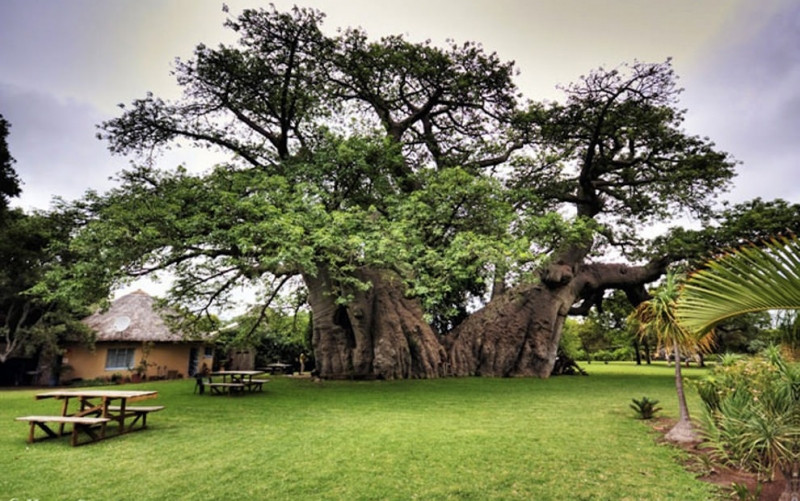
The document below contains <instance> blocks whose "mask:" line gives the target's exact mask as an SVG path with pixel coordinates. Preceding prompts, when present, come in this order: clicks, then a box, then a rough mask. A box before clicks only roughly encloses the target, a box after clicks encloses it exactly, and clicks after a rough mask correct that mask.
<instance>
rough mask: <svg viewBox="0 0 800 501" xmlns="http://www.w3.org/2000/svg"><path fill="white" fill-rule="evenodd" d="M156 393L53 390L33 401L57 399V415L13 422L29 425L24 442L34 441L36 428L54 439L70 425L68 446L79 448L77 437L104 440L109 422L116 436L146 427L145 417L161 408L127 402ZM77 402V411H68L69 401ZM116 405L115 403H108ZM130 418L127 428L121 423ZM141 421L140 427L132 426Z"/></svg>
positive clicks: (19, 419) (150, 397)
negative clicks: (59, 410) (56, 428)
mask: <svg viewBox="0 0 800 501" xmlns="http://www.w3.org/2000/svg"><path fill="white" fill-rule="evenodd" d="M157 396H158V392H156V391H149V390H148V391H120V390H56V391H49V392H45V393H39V394H37V395H36V400H42V399H48V398H54V399H57V400H61V401H62V404H61V414H60V415H32V416H22V417H18V418H16V420H17V421H24V422H28V423H30V432H29V434H28V443H32V442H34V441H35V436H34V433H35V430H36V428H37V427H38V428H40V429H41V430H43V431H44V432H45V433H46V434H47V437H44V438H56V437H60V436H63V435H64V428H65V426H66V425H72V432H71V434H72V438H71V441H70V442H71V444H72V445H73V446H75V445H82V444H81V443H80V441H79V437H80V436H81V434H83V435H86V436H87V437H88V438H89V440H87V441H85V442H83V443H90V442H95V441H97V440H102V439H104V438H106V432H107V428H108V427H107V425H108V423H109V422H115V423H117V434H118V435H121V434H123V433H127V432H130V431H134V430H136V429H139V430H140V429H144V428H145V427H147V415H148V414H149V413H151V412H158V411H160V410H163V409H164V406H162V405H151V406H132V405H130V406H129V405H128V403H129V402H137V401H141V400H148V399H152V398H156V397H157ZM72 399H75V400H76V401H77V402H78V409H77V410H75V409H73V410H70V401H71V400H72ZM113 402H116V404H112V403H113ZM130 417H133V421H131V422H130V423H129V424H128V425H127V427H126V425H125V420H126V419H127V418H130ZM140 421H141V425H140V426H139V427H138V428H135V427H134V425H135V424H136V423H137V422H140ZM47 423H56V424H58V432H56V431H55V430H53V429H52V428H50V427H49V426H48V425H47Z"/></svg>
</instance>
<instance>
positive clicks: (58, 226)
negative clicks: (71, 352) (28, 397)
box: [0, 209, 98, 377]
mask: <svg viewBox="0 0 800 501" xmlns="http://www.w3.org/2000/svg"><path fill="white" fill-rule="evenodd" d="M72 228H74V226H73V224H72V221H71V220H69V219H66V218H63V217H60V216H57V215H49V214H40V213H37V214H32V215H26V214H24V213H23V212H22V211H20V210H19V209H13V210H10V211H9V212H8V213H7V214H6V217H5V219H4V220H3V223H2V224H0V261H2V262H3V263H5V264H4V266H3V267H2V269H0V365H2V364H5V363H6V362H8V361H9V360H11V359H13V358H15V357H36V356H39V358H40V360H39V361H40V368H44V369H47V370H53V371H57V369H58V365H59V363H60V356H59V355H60V346H61V345H62V344H63V343H64V342H65V341H85V340H88V338H89V336H88V330H87V328H86V327H85V326H84V325H83V324H82V323H81V322H80V321H79V319H80V318H83V317H84V316H86V315H87V314H88V309H87V306H88V304H90V303H91V302H92V300H96V299H98V298H97V297H96V296H94V297H91V298H86V302H84V301H83V300H81V299H82V298H81V299H79V298H73V299H72V300H71V301H69V302H62V301H58V300H49V301H48V300H43V299H41V298H40V297H39V296H38V295H36V294H33V293H32V289H33V288H34V287H35V286H36V284H37V283H38V282H39V281H40V280H42V278H43V276H44V275H45V274H46V273H47V271H48V270H49V269H50V268H51V267H52V266H54V265H55V264H56V263H58V264H59V265H63V264H68V263H69V262H70V260H71V256H70V254H69V253H64V252H60V251H59V250H58V249H59V248H60V247H61V246H60V244H61V242H65V241H67V240H68V239H69V238H70V232H71V230H72ZM28 370H30V368H28ZM54 375H56V374H54ZM6 376H7V377H8V375H6ZM45 376H50V374H45Z"/></svg>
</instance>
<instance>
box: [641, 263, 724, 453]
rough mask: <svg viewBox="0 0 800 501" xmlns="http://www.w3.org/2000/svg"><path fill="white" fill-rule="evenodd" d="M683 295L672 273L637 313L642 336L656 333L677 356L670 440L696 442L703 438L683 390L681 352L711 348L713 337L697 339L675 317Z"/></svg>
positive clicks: (661, 341) (666, 347) (697, 337)
mask: <svg viewBox="0 0 800 501" xmlns="http://www.w3.org/2000/svg"><path fill="white" fill-rule="evenodd" d="M679 294H680V287H679V280H678V276H677V275H676V274H674V273H668V274H667V276H666V279H665V280H664V283H663V284H661V286H660V287H659V288H658V289H657V290H656V291H655V292H654V293H653V297H652V298H651V299H650V300H649V301H645V302H644V303H642V304H640V305H639V306H638V307H637V308H636V311H635V312H634V318H635V319H636V320H638V322H639V332H638V334H639V337H640V338H641V337H645V336H647V335H648V334H652V335H654V336H655V338H656V339H657V340H658V343H659V344H661V345H663V346H664V348H665V349H666V350H667V352H668V353H669V352H670V351H672V352H673V354H674V355H675V389H676V390H677V393H678V409H679V411H680V417H679V419H678V422H677V423H676V424H675V426H673V427H672V429H671V430H670V431H669V432H668V433H667V435H666V438H667V440H672V441H675V442H694V441H697V440H699V437H698V436H697V434H696V433H695V431H694V429H693V428H692V422H691V419H690V417H689V407H688V405H686V394H685V392H684V389H683V375H682V373H681V352H696V351H699V350H701V349H705V348H708V346H709V344H710V340H711V336H710V335H706V336H702V337H700V336H696V335H695V334H694V333H693V332H692V331H690V330H688V329H686V328H685V327H684V326H683V325H681V324H680V322H678V320H677V318H676V317H675V307H676V302H677V300H678V296H679Z"/></svg>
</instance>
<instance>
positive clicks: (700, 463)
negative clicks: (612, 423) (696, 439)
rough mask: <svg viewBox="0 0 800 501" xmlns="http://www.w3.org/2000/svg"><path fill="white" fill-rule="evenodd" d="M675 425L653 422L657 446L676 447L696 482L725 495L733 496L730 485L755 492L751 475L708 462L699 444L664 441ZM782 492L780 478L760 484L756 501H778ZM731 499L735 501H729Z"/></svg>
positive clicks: (660, 420) (707, 453) (707, 452)
mask: <svg viewBox="0 0 800 501" xmlns="http://www.w3.org/2000/svg"><path fill="white" fill-rule="evenodd" d="M674 424H675V420H671V419H666V418H656V419H653V420H652V427H653V429H654V430H656V431H657V432H658V434H659V437H660V438H659V441H660V442H662V443H670V444H672V445H677V446H678V447H680V448H681V449H682V450H684V451H685V452H686V453H687V454H688V457H687V458H686V460H685V462H684V466H685V467H686V469H687V470H689V471H692V472H695V473H697V474H698V478H699V479H700V480H702V481H703V482H708V483H712V484H714V485H718V486H720V487H721V488H723V489H724V490H725V491H727V492H731V493H733V484H740V485H746V486H747V489H748V490H749V491H750V492H751V493H755V492H756V488H757V486H758V484H759V481H758V478H757V477H756V475H755V474H754V473H749V472H746V471H742V470H736V469H733V468H729V467H726V466H722V465H719V464H716V463H713V462H712V461H711V458H710V450H708V449H704V448H702V447H701V446H700V444H699V443H690V444H674V443H672V442H668V441H667V440H666V439H664V438H663V437H664V435H665V434H666V433H667V432H668V431H669V429H670V428H672V426H673V425H674ZM779 476H780V475H779ZM784 489H786V480H784V479H783V478H776V479H775V481H774V482H763V483H761V494H760V495H759V497H758V501H778V500H779V499H780V497H781V494H782V493H783V491H784ZM732 496H733V494H732ZM731 499H736V498H735V497H731Z"/></svg>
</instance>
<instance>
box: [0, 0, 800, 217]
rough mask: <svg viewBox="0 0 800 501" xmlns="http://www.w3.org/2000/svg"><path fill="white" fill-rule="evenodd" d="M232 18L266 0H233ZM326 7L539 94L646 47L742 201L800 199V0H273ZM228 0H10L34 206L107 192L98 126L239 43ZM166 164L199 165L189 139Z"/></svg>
mask: <svg viewBox="0 0 800 501" xmlns="http://www.w3.org/2000/svg"><path fill="white" fill-rule="evenodd" d="M226 3H227V4H228V6H229V7H230V13H231V15H236V14H238V13H239V12H240V11H241V10H242V9H243V8H245V7H258V6H264V7H267V6H268V2H257V1H253V0H250V1H246V0H227V2H226ZM274 3H275V4H276V5H277V6H278V8H280V9H288V8H290V7H291V6H292V5H293V4H295V3H296V4H297V5H300V6H309V7H315V8H318V9H319V10H322V11H323V12H325V13H326V14H327V18H326V21H325V25H324V26H325V29H326V30H328V31H329V32H330V33H334V32H335V30H336V29H337V28H340V27H347V26H360V27H362V28H364V29H365V30H366V31H367V33H368V34H370V36H372V37H375V38H377V37H380V36H383V35H388V34H398V33H399V34H404V35H406V36H407V37H408V38H409V39H411V40H415V41H421V40H425V39H430V40H432V41H433V42H434V43H442V42H444V41H445V40H447V39H453V40H455V41H457V42H463V41H467V40H471V41H477V42H480V43H482V44H483V46H484V48H485V49H486V50H487V51H489V52H497V53H498V55H499V56H500V58H501V59H502V60H513V61H516V66H517V69H518V70H519V71H520V75H519V77H518V80H517V83H518V85H519V87H520V89H521V91H522V93H523V94H524V95H525V96H526V97H527V98H530V99H535V100H544V99H550V100H554V99H559V98H560V94H559V92H558V91H557V89H556V86H557V85H558V84H568V83H570V82H573V81H575V80H577V78H578V77H579V76H580V75H582V74H584V73H586V72H588V71H589V70H591V69H593V68H596V67H599V66H604V67H606V68H611V67H615V66H617V65H619V64H621V63H623V62H632V61H633V60H634V59H638V60H640V61H644V62H662V61H664V60H665V59H666V58H668V57H671V58H673V65H674V68H675V70H676V72H677V74H678V75H679V77H680V80H679V84H680V86H681V87H683V88H684V89H685V92H684V93H683V95H682V102H681V105H682V107H684V108H686V109H687V110H688V112H687V121H686V129H687V130H688V131H689V132H691V133H693V134H699V135H702V136H708V137H710V138H711V139H712V140H713V141H715V142H716V144H717V145H718V147H719V148H720V149H723V150H725V151H728V152H730V153H731V154H732V155H733V156H734V157H735V158H736V159H737V160H739V161H741V162H742V163H741V165H740V166H739V176H738V178H737V179H736V181H735V186H734V188H733V190H732V191H731V192H730V193H729V194H727V195H726V196H725V198H726V199H727V200H730V201H732V202H741V201H744V200H749V199H752V198H755V197H762V198H765V199H774V198H783V199H786V200H788V201H790V202H793V203H800V182H798V181H800V2H797V1H794V0H759V1H757V2H756V1H750V0H738V1H737V0H668V1H667V0H402V1H397V0H393V1H387V0H337V1H333V0H328V1H322V0H318V1H314V0H298V1H297V2H291V1H281V0H274ZM225 19H226V14H224V13H223V12H222V2H221V1H218V0H0V114H2V115H3V116H5V118H6V119H7V120H8V121H9V122H10V123H11V133H10V137H9V146H10V149H11V154H12V155H13V156H14V157H15V158H16V160H17V163H16V164H15V169H16V171H17V173H18V175H19V176H20V178H21V179H22V181H23V183H24V184H23V186H22V188H23V194H22V196H21V197H20V198H19V199H16V201H15V202H14V203H15V204H16V205H17V206H20V207H23V208H25V209H34V208H36V209H47V208H48V207H49V206H50V203H51V201H52V198H53V197H54V196H60V197H63V198H65V199H67V200H72V199H75V198H78V197H80V196H81V195H82V194H83V193H84V192H85V191H86V190H87V189H94V190H98V191H101V192H102V191H105V190H106V189H108V188H109V187H110V186H111V182H110V181H109V177H110V176H112V175H114V174H115V173H116V172H119V171H120V170H121V169H122V168H125V167H126V166H127V165H128V162H129V159H125V158H119V157H112V156H111V155H110V154H109V153H108V152H107V150H106V145H105V144H104V143H102V142H101V141H99V140H97V139H96V138H95V133H96V127H95V126H96V125H97V124H98V123H100V122H102V121H103V120H106V119H108V118H111V117H114V116H117V114H118V113H119V111H120V110H119V109H118V108H117V107H116V105H117V104H118V103H129V102H130V101H132V100H133V99H136V98H140V97H143V96H144V95H145V93H146V92H147V91H152V92H154V93H155V94H156V95H158V96H161V97H166V98H169V97H176V96H178V95H179V90H178V88H177V87H176V86H175V84H174V80H173V77H172V76H171V75H170V70H171V68H172V64H173V62H174V59H175V57H183V58H186V57H189V56H190V55H191V53H192V49H193V48H194V47H195V46H196V45H197V44H198V43H201V42H202V43H205V44H206V45H212V46H213V45H217V44H218V43H220V42H232V41H233V40H234V37H233V34H232V33H231V32H230V31H229V30H226V29H224V28H223V27H222V23H223V22H224V20H225ZM160 162H161V163H160V166H161V167H172V166H174V165H177V164H178V163H185V164H186V165H187V166H188V167H190V168H193V169H198V170H202V169H204V168H206V167H208V166H209V165H210V162H212V160H209V159H208V158H207V157H204V156H203V155H202V154H199V153H195V154H192V153H191V152H189V151H185V150H182V151H179V152H176V153H171V154H169V155H167V156H165V157H163V158H162V159H161V161H160Z"/></svg>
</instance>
